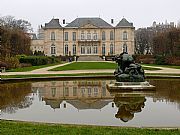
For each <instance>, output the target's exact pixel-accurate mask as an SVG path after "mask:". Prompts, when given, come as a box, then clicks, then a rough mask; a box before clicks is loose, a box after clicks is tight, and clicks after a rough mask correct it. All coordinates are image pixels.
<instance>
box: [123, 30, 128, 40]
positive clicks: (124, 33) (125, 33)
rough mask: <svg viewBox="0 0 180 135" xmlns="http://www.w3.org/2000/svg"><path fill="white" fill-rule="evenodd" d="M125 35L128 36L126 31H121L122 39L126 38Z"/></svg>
mask: <svg viewBox="0 0 180 135" xmlns="http://www.w3.org/2000/svg"><path fill="white" fill-rule="evenodd" d="M127 36H128V35H127V32H126V31H124V32H123V40H127Z"/></svg>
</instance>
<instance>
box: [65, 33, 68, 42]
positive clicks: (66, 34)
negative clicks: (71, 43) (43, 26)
mask: <svg viewBox="0 0 180 135" xmlns="http://www.w3.org/2000/svg"><path fill="white" fill-rule="evenodd" d="M65 41H68V32H65Z"/></svg>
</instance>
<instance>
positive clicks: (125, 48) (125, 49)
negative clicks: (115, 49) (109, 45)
mask: <svg viewBox="0 0 180 135" xmlns="http://www.w3.org/2000/svg"><path fill="white" fill-rule="evenodd" d="M123 52H127V44H126V43H124V45H123Z"/></svg>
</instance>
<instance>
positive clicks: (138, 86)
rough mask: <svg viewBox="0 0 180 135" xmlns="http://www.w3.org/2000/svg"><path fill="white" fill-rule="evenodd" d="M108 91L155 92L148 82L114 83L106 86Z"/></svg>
mask: <svg viewBox="0 0 180 135" xmlns="http://www.w3.org/2000/svg"><path fill="white" fill-rule="evenodd" d="M107 88H108V90H155V86H153V85H150V84H149V82H147V81H145V82H115V83H114V84H108V85H107Z"/></svg>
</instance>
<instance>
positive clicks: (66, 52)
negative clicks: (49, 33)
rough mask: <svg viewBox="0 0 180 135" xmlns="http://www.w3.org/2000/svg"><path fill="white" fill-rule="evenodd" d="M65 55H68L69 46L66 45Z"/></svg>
mask: <svg viewBox="0 0 180 135" xmlns="http://www.w3.org/2000/svg"><path fill="white" fill-rule="evenodd" d="M65 55H68V45H65Z"/></svg>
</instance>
